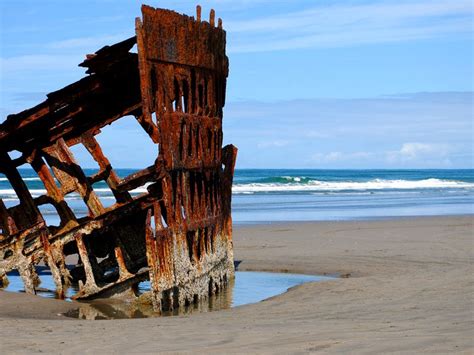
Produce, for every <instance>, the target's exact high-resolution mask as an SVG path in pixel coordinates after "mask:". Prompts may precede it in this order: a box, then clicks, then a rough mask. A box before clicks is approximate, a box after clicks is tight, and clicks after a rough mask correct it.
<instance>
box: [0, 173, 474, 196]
mask: <svg viewBox="0 0 474 355" xmlns="http://www.w3.org/2000/svg"><path fill="white" fill-rule="evenodd" d="M292 180H293V181H294V182H291V183H249V184H235V185H234V186H233V187H232V192H233V193H234V194H245V195H249V194H254V193H259V192H310V193H325V192H327V193H329V192H333V193H337V192H340V191H354V192H359V193H360V192H364V191H374V190H376V191H380V190H419V189H474V183H469V182H463V181H454V180H442V179H434V178H432V179H424V180H383V179H374V180H370V181H366V182H356V181H318V180H310V181H307V182H305V183H298V182H296V181H297V180H296V179H294V178H292ZM146 188H147V186H146V185H145V186H141V187H139V188H136V189H134V190H131V191H130V192H131V193H132V194H133V195H137V194H141V193H145V192H147V189H146ZM94 191H95V192H96V193H97V195H99V196H100V197H101V198H110V197H112V191H111V190H110V189H109V188H95V189H94ZM30 193H31V195H32V196H33V197H38V196H40V195H45V194H46V190H45V189H32V190H30ZM0 198H2V199H3V201H14V200H17V196H16V193H15V191H14V190H13V189H2V190H0ZM77 199H80V197H79V195H78V194H77V193H71V194H69V195H67V196H66V200H77Z"/></svg>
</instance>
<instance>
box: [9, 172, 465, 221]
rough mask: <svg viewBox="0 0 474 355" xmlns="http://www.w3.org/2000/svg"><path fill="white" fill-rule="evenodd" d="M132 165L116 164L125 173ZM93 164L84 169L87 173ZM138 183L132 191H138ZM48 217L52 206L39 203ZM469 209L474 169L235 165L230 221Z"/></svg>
mask: <svg viewBox="0 0 474 355" xmlns="http://www.w3.org/2000/svg"><path fill="white" fill-rule="evenodd" d="M134 171H135V170H133V169H116V172H117V173H118V175H119V176H121V177H125V176H127V175H129V174H130V173H132V172H134ZM94 172H95V170H93V169H85V173H86V174H87V175H92V174H93V173H94ZM20 173H21V175H22V176H23V177H24V179H25V182H26V184H27V185H28V188H29V189H30V191H31V193H32V195H33V196H34V197H36V196H39V195H41V194H44V193H45V190H44V186H43V185H42V183H41V181H40V180H39V178H38V177H37V176H36V174H35V173H34V171H32V170H27V169H24V170H20ZM94 190H95V191H96V192H97V194H98V195H99V197H100V198H101V200H102V202H103V204H104V205H106V206H108V205H111V204H113V203H114V201H115V200H114V197H113V196H112V194H111V192H110V190H109V189H108V188H107V185H106V184H105V183H104V182H99V183H96V184H94ZM143 191H144V188H138V189H136V190H134V191H133V194H139V193H141V192H143ZM0 198H2V199H3V201H4V203H5V204H6V205H7V206H8V207H9V206H13V205H15V204H17V203H18V199H17V197H16V195H15V193H14V191H13V190H12V188H11V186H10V184H9V183H8V181H7V179H6V178H5V177H4V176H3V175H1V174H0ZM67 202H68V204H70V206H71V207H72V209H73V211H74V212H75V213H76V214H77V215H78V216H83V215H85V214H86V213H87V209H86V206H85V204H84V203H83V202H82V200H81V199H80V197H79V196H78V195H75V194H70V195H68V196H67ZM41 210H42V212H43V213H44V215H45V216H46V218H47V219H48V220H51V221H52V222H51V223H54V221H57V216H56V212H55V210H54V208H53V207H52V206H48V205H46V206H42V207H41ZM473 213H474V169H456V170H313V169H311V170H309V169H301V170H299V169H298V170H293V169H292V170H287V169H240V170H239V169H238V170H236V172H235V177H234V185H233V196H232V216H233V221H234V223H235V224H252V223H270V222H279V221H281V222H283V221H323V220H354V219H364V220H366V219H380V218H394V217H395V218H396V217H407V216H435V215H461V214H464V215H465V214H473Z"/></svg>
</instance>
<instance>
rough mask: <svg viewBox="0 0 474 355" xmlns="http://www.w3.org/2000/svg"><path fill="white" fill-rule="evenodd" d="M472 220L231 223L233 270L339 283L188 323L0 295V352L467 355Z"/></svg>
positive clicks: (472, 326)
mask: <svg viewBox="0 0 474 355" xmlns="http://www.w3.org/2000/svg"><path fill="white" fill-rule="evenodd" d="M473 220H474V219H473V217H469V216H468V217H427V218H410V219H398V220H387V221H351V222H315V223H290V224H288V223H286V224H268V225H260V226H248V227H240V228H236V230H235V232H234V235H235V237H234V247H235V259H236V260H238V261H240V264H239V269H240V270H264V271H278V272H281V271H283V272H296V273H298V272H299V273H307V274H322V273H326V274H333V273H339V274H341V275H343V276H344V278H340V279H338V280H335V281H327V282H321V283H309V284H305V285H302V286H298V287H295V288H292V289H290V290H289V291H288V292H287V293H285V294H283V295H280V296H277V297H274V298H272V299H269V300H266V301H263V302H260V303H257V304H253V305H247V306H242V307H238V308H234V309H231V310H226V311H219V312H211V313H201V314H194V315H192V316H180V317H162V318H148V319H130V320H113V321H107V320H104V321H83V320H74V319H69V318H65V317H64V316H61V315H58V314H60V313H62V312H64V311H65V310H67V309H68V308H70V307H73V306H74V305H73V304H67V303H65V302H61V301H55V300H46V299H41V298H39V297H35V296H28V295H23V294H8V293H7V292H1V291H0V332H1V334H2V339H1V343H0V351H1V352H2V353H11V352H20V353H21V352H40V351H41V352H48V353H51V352H53V353H77V352H80V353H83V352H86V353H99V352H103V353H112V352H115V353H116V352H119V353H135V352H142V353H151V352H172V353H176V352H178V353H181V352H201V353H202V352H215V353H248V352H253V353H255V352H257V353H307V352H316V351H323V352H329V353H332V352H334V353H339V352H346V353H347V352H353V353H382V352H408V353H418V352H435V353H466V354H468V353H472V351H474V342H473V339H474V320H473V318H474V309H473V294H474V276H473V275H474V266H473V256H474V253H473V251H474V250H473V249H474V236H473Z"/></svg>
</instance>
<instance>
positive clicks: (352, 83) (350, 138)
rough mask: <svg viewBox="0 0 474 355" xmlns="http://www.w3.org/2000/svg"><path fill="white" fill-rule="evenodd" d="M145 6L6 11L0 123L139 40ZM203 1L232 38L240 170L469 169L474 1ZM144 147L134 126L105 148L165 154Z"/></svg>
mask: <svg viewBox="0 0 474 355" xmlns="http://www.w3.org/2000/svg"><path fill="white" fill-rule="evenodd" d="M147 3H148V4H150V5H152V6H157V7H165V8H171V9H174V10H176V11H179V12H183V13H186V14H189V15H193V14H194V12H195V8H194V2H191V1H154V0H153V1H152V0H149V1H148V2H147ZM66 4H67V5H66ZM140 4H141V2H140V1H130V0H128V1H125V0H122V1H120V0H113V1H112V0H110V1H108V0H107V1H106V0H103V1H100V0H99V1H98V0H96V1H67V2H66V1H47V0H42V1H33V0H32V1H21V0H15V1H13V0H12V1H10V0H2V1H0V12H1V15H0V16H1V23H0V30H1V37H0V38H1V47H0V50H1V52H0V69H1V71H0V74H1V86H0V122H1V121H2V120H3V119H4V118H5V117H6V115H7V114H10V113H15V112H18V111H21V110H23V109H25V108H27V107H30V106H33V105H35V104H37V103H39V102H40V101H42V100H43V99H44V95H45V94H46V93H47V92H50V91H53V90H56V89H59V88H61V87H63V86H65V85H67V84H69V83H70V82H72V81H75V80H78V79H80V78H81V77H82V76H83V75H84V71H83V69H82V68H79V67H77V64H78V63H80V62H81V61H82V59H83V57H84V55H85V54H86V53H93V52H95V51H96V50H97V49H99V48H100V47H102V46H104V45H107V44H112V43H115V42H117V41H119V40H121V39H124V38H127V37H128V36H131V35H133V33H134V18H135V17H136V16H139V15H140ZM200 4H201V5H202V7H203V14H207V13H208V12H209V9H210V8H211V7H212V8H214V9H215V10H216V13H217V16H218V17H221V18H222V19H223V22H224V28H225V29H226V30H227V41H228V46H227V50H228V55H229V59H230V76H229V80H228V95H227V104H226V108H225V112H224V122H225V124H224V135H225V141H226V142H232V143H234V144H235V145H237V146H238V147H239V159H238V167H239V168H258V167H261V168H270V167H273V168H277V167H286V168H298V167H306V168H462V167H464V168H469V167H473V141H472V136H473V133H474V132H473V127H472V121H473V97H474V96H473V42H472V40H473V8H472V4H471V1H464V0H459V1H454V0H453V1H427V0H414V1H321V0H314V1H286V2H284V1H263V0H253V1H250V0H240V1H239V0H214V1H200ZM205 16H206V15H203V17H205ZM141 137H143V134H142V132H140V128H139V127H138V126H137V125H136V123H135V122H134V121H133V120H125V121H124V122H123V123H117V124H114V125H112V126H111V127H110V128H109V127H108V128H106V129H104V132H103V134H101V135H100V136H99V141H100V142H101V143H102V144H103V145H104V151H105V152H106V154H108V155H109V156H110V159H111V161H112V163H113V165H114V166H117V167H140V166H143V164H146V163H147V162H148V161H147V157H148V156H152V155H154V154H156V153H155V152H154V149H155V148H154V147H153V146H150V145H148V146H146V147H142V144H143V143H144V140H143V139H141ZM125 138H126V140H127V145H126V146H124V144H123V141H124V139H125ZM136 149H139V151H140V152H146V154H140V156H138V157H137V156H134V155H133V154H131V153H133V152H134V151H136ZM77 156H78V159H79V160H80V161H81V162H83V163H84V164H85V165H90V166H92V162H91V161H90V160H89V159H88V158H87V156H86V154H84V153H83V152H80V151H79V150H78V151H77Z"/></svg>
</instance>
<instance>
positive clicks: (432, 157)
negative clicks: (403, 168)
mask: <svg viewBox="0 0 474 355" xmlns="http://www.w3.org/2000/svg"><path fill="white" fill-rule="evenodd" d="M455 150H456V149H455V147H454V146H451V145H448V144H429V143H420V142H412V143H403V144H402V146H401V148H400V150H398V151H390V152H386V158H387V161H388V162H390V163H402V164H405V163H411V162H429V161H438V162H440V163H442V164H443V165H449V164H450V159H449V155H450V154H451V153H453V152H455Z"/></svg>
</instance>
